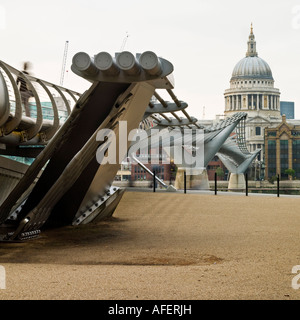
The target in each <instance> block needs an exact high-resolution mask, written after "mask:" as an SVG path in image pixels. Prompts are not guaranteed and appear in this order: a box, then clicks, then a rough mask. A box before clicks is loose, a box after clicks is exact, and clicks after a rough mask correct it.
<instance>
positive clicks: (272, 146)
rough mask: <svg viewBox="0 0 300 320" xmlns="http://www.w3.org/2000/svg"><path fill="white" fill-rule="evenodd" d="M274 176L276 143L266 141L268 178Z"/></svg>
mask: <svg viewBox="0 0 300 320" xmlns="http://www.w3.org/2000/svg"><path fill="white" fill-rule="evenodd" d="M275 175H276V141H275V140H269V141H268V177H269V178H271V177H273V176H275Z"/></svg>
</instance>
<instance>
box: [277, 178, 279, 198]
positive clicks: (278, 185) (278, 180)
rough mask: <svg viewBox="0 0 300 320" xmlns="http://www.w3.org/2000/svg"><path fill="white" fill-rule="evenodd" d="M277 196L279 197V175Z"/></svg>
mask: <svg viewBox="0 0 300 320" xmlns="http://www.w3.org/2000/svg"><path fill="white" fill-rule="evenodd" d="M277 197H279V175H277Z"/></svg>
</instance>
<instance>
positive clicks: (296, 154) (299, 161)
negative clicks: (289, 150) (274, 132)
mask: <svg viewBox="0 0 300 320" xmlns="http://www.w3.org/2000/svg"><path fill="white" fill-rule="evenodd" d="M293 169H294V170H295V171H296V177H297V178H298V179H299V178H300V140H293Z"/></svg>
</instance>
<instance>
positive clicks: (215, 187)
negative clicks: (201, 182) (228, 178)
mask: <svg viewBox="0 0 300 320" xmlns="http://www.w3.org/2000/svg"><path fill="white" fill-rule="evenodd" d="M215 195H217V173H216V172H215Z"/></svg>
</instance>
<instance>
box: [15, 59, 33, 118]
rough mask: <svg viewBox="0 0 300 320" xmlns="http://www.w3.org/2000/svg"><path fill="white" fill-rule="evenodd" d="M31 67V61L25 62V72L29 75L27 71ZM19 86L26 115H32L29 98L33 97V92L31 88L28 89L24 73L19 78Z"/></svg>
mask: <svg viewBox="0 0 300 320" xmlns="http://www.w3.org/2000/svg"><path fill="white" fill-rule="evenodd" d="M28 69H29V62H24V66H23V71H22V72H23V73H24V74H25V75H26V74H28V75H29V72H28V71H27V70H28ZM17 86H18V88H19V90H20V94H21V100H22V104H23V106H24V109H25V115H26V116H27V117H30V109H29V98H30V97H33V93H32V91H31V90H29V89H28V87H27V83H26V80H25V79H24V78H23V77H22V75H19V76H18V78H17Z"/></svg>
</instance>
